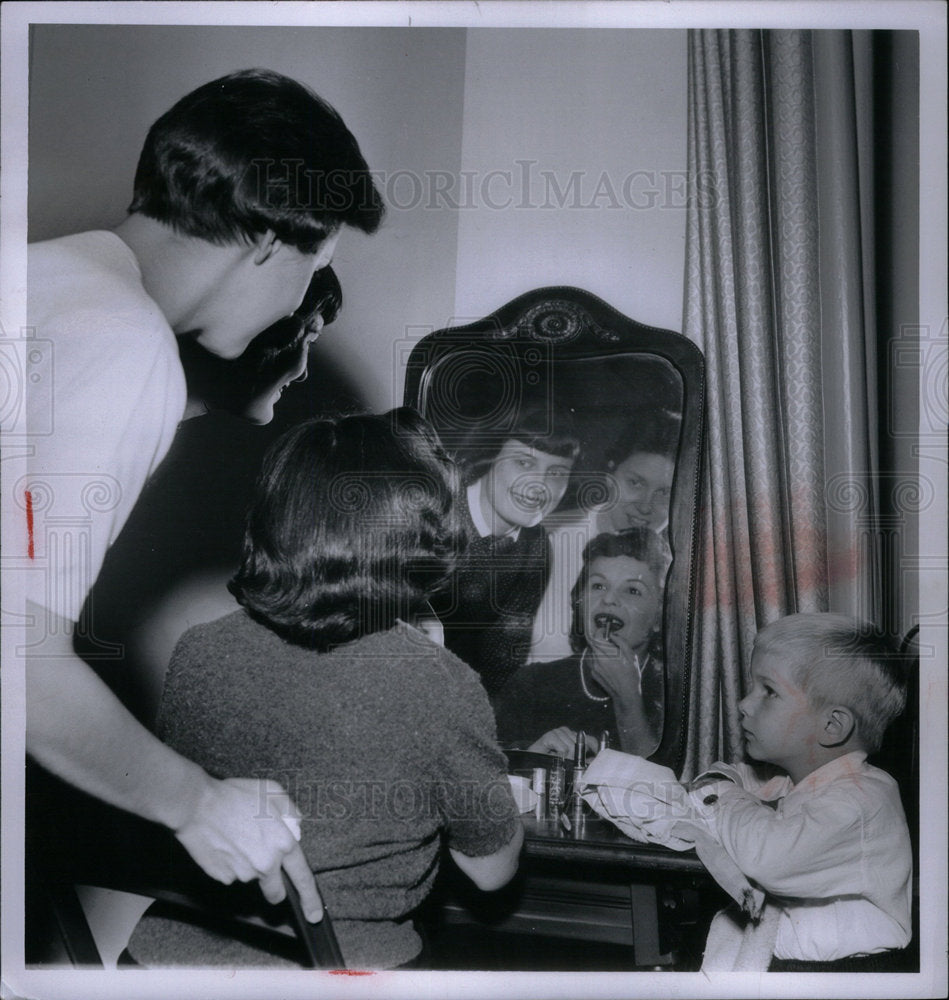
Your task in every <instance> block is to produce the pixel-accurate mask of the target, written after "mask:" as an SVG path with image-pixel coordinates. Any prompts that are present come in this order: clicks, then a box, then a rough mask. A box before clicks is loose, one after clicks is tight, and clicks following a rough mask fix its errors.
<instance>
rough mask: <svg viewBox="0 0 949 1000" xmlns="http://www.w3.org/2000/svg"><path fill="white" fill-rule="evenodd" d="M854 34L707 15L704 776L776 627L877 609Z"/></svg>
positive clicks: (693, 323)
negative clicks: (861, 528)
mask: <svg viewBox="0 0 949 1000" xmlns="http://www.w3.org/2000/svg"><path fill="white" fill-rule="evenodd" d="M818 36H820V37H818ZM853 53H854V47H853V38H852V33H850V32H843V31H839V32H838V31H834V32H830V31H827V32H810V31H757V30H737V31H720V30H708V31H698V30H693V31H690V32H689V110H688V146H689V153H688V155H689V163H688V168H689V175H690V176H689V180H690V188H689V190H690V198H689V207H688V219H687V236H686V286H685V308H684V329H685V333H686V335H687V336H689V337H690V338H692V339H693V340H694V341H695V342H696V343H697V344H699V346H700V347H701V348H702V350H703V352H704V354H705V358H706V365H707V371H706V377H707V400H708V404H707V405H708V409H707V430H708V432H707V439H706V456H705V458H706V461H705V471H704V481H703V487H702V506H701V512H700V519H701V520H700V532H701V536H700V545H699V561H700V570H699V582H698V587H697V596H696V601H697V608H696V616H695V627H696V637H695V638H696V641H695V644H694V650H695V652H694V656H693V666H692V670H693V674H692V677H693V681H692V685H691V690H690V699H691V705H690V712H689V720H690V722H689V728H690V731H689V739H688V747H687V752H686V762H685V768H684V773H685V775H686V776H689V775H691V774H693V773H695V772H696V771H699V770H701V769H702V768H704V767H706V766H707V765H708V764H710V763H711V762H712V761H713V760H716V759H737V758H739V757H740V756H741V753H742V740H741V730H740V720H739V713H738V702H739V701H740V699H741V697H742V696H743V693H744V690H745V687H744V683H743V675H744V673H745V672H746V671H747V668H748V665H749V662H750V657H751V649H752V644H753V641H754V637H755V633H756V632H757V630H758V629H759V628H761V627H762V626H763V625H765V624H767V623H768V622H770V621H773V620H774V619H776V618H778V617H781V616H783V615H786V614H789V613H792V612H797V611H826V610H835V611H837V610H839V611H848V612H850V613H855V614H860V615H862V616H864V617H874V616H875V613H876V611H877V610H878V609H875V608H873V607H871V606H867V602H868V595H871V594H872V592H873V584H872V582H871V578H872V561H873V560H872V553H868V552H866V551H864V547H862V546H861V543H860V541H859V533H858V532H857V531H856V522H857V521H858V520H859V521H860V522H861V524H862V523H864V522H866V523H867V524H870V525H872V522H873V518H874V516H875V515H874V503H873V497H872V493H873V491H872V482H873V478H874V477H873V469H874V468H875V466H874V462H875V456H874V453H873V449H872V448H871V446H870V437H869V427H870V426H871V421H870V420H869V416H868V407H869V406H870V404H871V399H870V396H869V393H870V392H871V389H872V373H873V371H874V366H875V358H874V356H873V351H872V343H873V336H872V330H871V329H870V324H872V314H871V310H870V309H869V308H868V306H867V303H868V301H871V300H872V296H871V295H869V293H868V291H867V287H866V285H867V281H868V279H867V277H866V276H867V274H868V273H869V270H868V267H867V260H866V255H867V247H868V246H869V245H870V243H869V236H868V233H869V231H870V230H869V227H868V226H867V225H866V218H865V216H866V212H867V211H869V209H868V207H867V206H868V205H869V201H868V200H867V198H866V197H865V196H864V197H863V198H862V197H861V193H862V191H864V189H865V185H864V184H861V179H862V178H861V175H860V171H861V166H860V164H861V163H862V162H866V158H865V157H861V142H864V143H865V142H866V141H867V136H866V129H865V128H863V127H862V125H861V115H860V104H859V101H858V100H857V98H856V96H855V95H856V94H857V93H858V92H859V82H855V81H857V73H856V71H855V69H854V57H853ZM871 535H872V531H871Z"/></svg>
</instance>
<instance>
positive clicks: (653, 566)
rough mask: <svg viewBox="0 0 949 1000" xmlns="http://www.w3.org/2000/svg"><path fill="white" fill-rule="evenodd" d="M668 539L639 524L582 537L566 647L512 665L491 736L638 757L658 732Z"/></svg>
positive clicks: (550, 748) (552, 748) (530, 745)
mask: <svg viewBox="0 0 949 1000" xmlns="http://www.w3.org/2000/svg"><path fill="white" fill-rule="evenodd" d="M668 565H669V558H668V548H667V546H666V545H665V543H664V541H663V540H662V538H661V536H660V535H658V534H657V533H656V532H655V531H652V530H651V529H649V528H642V527H640V528H631V529H629V530H627V531H623V532H620V533H617V534H613V533H604V534H600V535H598V536H597V537H596V538H594V539H593V540H592V541H591V542H590V543H589V545H587V547H586V549H585V550H584V554H583V566H582V569H581V572H580V576H579V578H578V580H577V582H576V584H575V585H574V587H573V590H572V592H571V604H572V607H573V624H572V627H571V631H570V644H571V647H572V649H573V653H572V654H571V655H570V656H567V657H564V658H563V659H560V660H555V661H553V662H550V663H531V664H528V665H527V666H525V667H522V668H521V669H520V670H519V671H518V672H517V673H516V674H515V675H514V677H513V678H512V679H511V680H510V681H509V683H508V684H507V686H506V687H505V688H504V690H503V692H502V694H501V697H500V699H499V701H498V703H497V704H496V706H495V711H496V716H497V724H498V738H499V740H501V741H502V742H503V743H506V744H513V745H516V746H518V747H519V748H522V749H524V748H526V749H529V750H533V751H537V752H541V753H554V752H557V751H560V752H562V753H564V754H567V753H570V752H572V750H573V747H574V742H575V739H576V733H577V732H579V731H581V730H582V731H583V732H585V733H586V734H587V738H588V743H589V745H590V748H591V749H592V750H594V751H595V750H597V749H599V736H600V734H602V733H603V731H608V732H609V733H610V734H611V740H612V745H613V746H614V747H618V748H619V749H620V750H623V751H625V752H626V753H632V754H637V755H639V756H643V757H647V756H649V755H650V754H651V753H653V752H654V751H655V749H656V748H657V746H658V745H659V741H660V738H661V736H662V719H663V707H664V695H663V686H664V681H663V662H662V605H663V586H664V583H665V575H666V571H667V569H668Z"/></svg>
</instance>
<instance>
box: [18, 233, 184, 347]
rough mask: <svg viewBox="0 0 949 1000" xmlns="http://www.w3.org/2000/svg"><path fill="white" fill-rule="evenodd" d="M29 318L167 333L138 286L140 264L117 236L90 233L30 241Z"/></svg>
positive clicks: (63, 324)
mask: <svg viewBox="0 0 949 1000" xmlns="http://www.w3.org/2000/svg"><path fill="white" fill-rule="evenodd" d="M27 254H28V256H27V289H28V302H29V311H30V313H31V315H34V316H36V317H38V318H42V319H43V320H44V321H45V324H51V325H53V326H54V327H60V326H61V327H63V328H68V327H69V326H71V325H74V324H89V323H90V321H92V322H94V323H95V324H96V325H97V326H101V327H103V328H105V329H107V328H108V327H109V325H110V324H116V325H119V326H121V325H122V324H123V323H133V324H134V325H135V326H136V327H139V328H144V329H145V330H147V329H148V328H150V327H152V328H155V329H156V330H158V331H160V332H161V333H162V334H163V335H164V334H169V335H170V327H169V326H168V323H167V321H166V319H165V317H164V315H163V313H162V312H161V310H160V309H159V307H158V304H157V303H156V302H155V301H154V299H152V298H151V296H149V294H148V293H147V292H146V290H145V287H144V285H143V284H142V273H141V268H140V267H139V264H138V261H137V259H136V258H135V255H134V254H133V253H132V250H131V249H130V248H129V246H128V245H127V244H126V243H124V242H123V241H122V240H121V239H119V237H118V236H116V235H115V233H111V232H108V231H106V230H91V231H89V232H84V233H74V234H72V235H70V236H61V237H57V238H56V239H51V240H45V241H43V242H41V243H32V244H30V245H29V247H28V251H27Z"/></svg>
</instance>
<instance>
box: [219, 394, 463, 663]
mask: <svg viewBox="0 0 949 1000" xmlns="http://www.w3.org/2000/svg"><path fill="white" fill-rule="evenodd" d="M458 491H459V482H458V475H457V472H456V469H455V466H454V463H453V462H452V461H451V459H450V458H448V456H447V455H446V453H445V452H444V451H443V450H442V447H441V445H440V443H439V441H438V438H437V436H436V434H435V432H434V430H433V429H432V428H431V426H430V425H429V424H428V423H427V422H426V421H425V420H424V419H423V418H422V417H421V416H420V415H419V414H418V413H417V412H415V411H414V410H411V409H409V408H407V407H403V408H401V409H397V410H392V411H391V412H389V413H384V414H359V415H351V416H345V417H339V418H338V419H335V420H311V421H307V422H305V423H302V424H299V425H297V426H296V427H294V428H293V429H291V430H290V431H288V432H287V433H286V434H285V435H283V437H281V438H280V439H278V440H277V441H276V442H275V444H274V445H273V446H272V447H271V449H270V451H269V452H268V453H267V456H266V457H265V459H264V464H263V468H262V470H261V473H260V477H259V479H258V482H257V489H256V494H255V498H254V501H253V504H252V506H251V509H250V511H249V513H248V517H247V528H246V532H245V536H244V551H243V558H242V560H241V566H240V569H239V570H238V572H237V574H236V575H235V576H234V578H233V580H231V582H230V584H229V589H230V591H231V593H232V594H234V596H235V597H236V598H237V600H238V601H239V602H240V603H241V604H242V605H243V606H244V607H245V608H246V609H247V610H248V612H249V613H250V614H251V615H252V616H253V617H254V618H255V619H257V620H258V621H260V622H262V623H263V624H264V625H266V626H267V627H269V628H270V629H272V630H273V631H274V632H276V633H277V634H278V635H280V636H282V637H283V638H284V639H286V640H288V641H289V642H293V643H296V644H298V645H301V646H306V647H308V648H311V649H316V650H319V651H327V650H329V649H332V648H333V647H334V646H337V645H339V644H341V643H345V642H349V641H351V640H353V639H357V638H359V637H360V636H363V635H369V634H371V633H373V632H379V631H383V630H385V629H387V628H391V627H392V625H393V624H394V623H395V621H396V619H399V618H401V619H410V618H411V616H412V615H413V614H415V613H416V612H418V611H420V610H423V609H424V608H425V607H426V603H427V601H428V599H429V597H431V595H432V594H433V593H434V592H435V591H436V590H438V589H440V588H441V587H442V586H444V584H445V582H446V581H447V579H448V578H449V576H450V575H451V573H452V571H453V569H454V565H455V559H456V557H457V555H458V553H459V552H460V551H461V550H463V548H464V530H463V528H461V522H460V521H459V519H458V514H457V511H456V500H457V497H458Z"/></svg>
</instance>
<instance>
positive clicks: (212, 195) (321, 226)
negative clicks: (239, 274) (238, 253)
mask: <svg viewBox="0 0 949 1000" xmlns="http://www.w3.org/2000/svg"><path fill="white" fill-rule="evenodd" d="M129 212H140V213H141V214H142V215H145V216H148V217H149V218H151V219H156V220H157V221H159V222H162V223H165V224H166V225H168V226H171V227H172V228H174V229H175V230H176V231H178V232H180V233H184V234H186V235H188V236H194V237H198V238H199V239H203V240H207V241H208V242H210V243H215V244H218V245H225V244H231V243H242V242H247V241H250V240H252V239H253V238H254V237H255V236H257V235H259V234H261V233H264V232H266V231H267V230H268V229H271V230H273V232H274V233H275V235H276V236H277V238H278V239H280V240H282V241H283V242H284V243H286V244H288V245H290V246H293V247H296V248H297V249H299V250H300V251H301V252H303V253H315V252H316V251H317V249H318V248H319V245H320V243H321V242H322V241H323V240H324V239H325V238H326V237H327V236H328V235H330V234H332V233H333V232H335V231H336V230H338V229H340V228H341V227H342V226H344V225H349V226H353V227H355V228H356V229H361V230H362V231H363V232H366V233H372V232H374V231H375V230H376V229H377V228H378V227H379V223H380V222H381V220H382V216H383V212H384V206H383V202H382V197H381V195H380V194H379V192H378V190H377V189H376V186H375V184H374V183H373V180H372V177H371V175H370V172H369V167H368V165H367V163H366V161H365V159H363V156H362V153H361V152H360V150H359V144H358V143H357V142H356V139H355V138H354V136H353V134H352V133H351V132H350V131H349V129H348V128H347V127H346V124H345V123H344V122H343V119H342V118H341V117H340V116H339V114H338V113H337V112H336V111H335V110H334V109H333V108H332V107H331V106H330V105H329V104H327V103H326V101H324V100H323V99H322V98H321V97H318V96H317V95H316V94H315V93H313V91H312V90H310V88H309V87H306V86H304V85H303V84H301V83H298V82H297V81H296V80H291V79H290V78H289V77H285V76H282V75H281V74H279V73H274V72H272V71H271V70H264V69H248V70H242V71H240V72H237V73H231V74H229V75H228V76H223V77H221V78H220V79H218V80H212V81H211V82H210V83H206V84H204V85H203V86H201V87H198V89H197V90H194V91H192V92H191V93H190V94H187V95H185V96H184V97H183V98H181V100H180V101H178V103H177V104H175V106H174V107H172V108H171V109H170V110H169V111H167V112H165V114H163V115H162V116H161V117H160V118H159V119H158V120H157V121H156V122H155V124H154V125H152V127H151V129H149V132H148V135H147V136H146V138H145V143H144V145H143V147H142V153H141V156H140V158H139V161H138V169H137V170H136V172H135V189H134V196H133V198H132V203H131V205H130V206H129Z"/></svg>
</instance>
